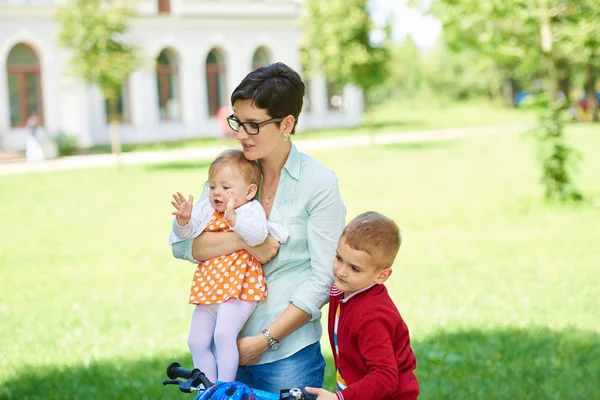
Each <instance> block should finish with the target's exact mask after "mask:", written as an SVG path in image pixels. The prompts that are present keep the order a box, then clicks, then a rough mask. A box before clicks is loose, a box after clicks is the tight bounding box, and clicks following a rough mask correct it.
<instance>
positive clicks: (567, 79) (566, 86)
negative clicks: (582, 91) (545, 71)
mask: <svg viewBox="0 0 600 400" xmlns="http://www.w3.org/2000/svg"><path fill="white" fill-rule="evenodd" d="M558 86H559V87H560V91H561V92H563V94H564V95H565V99H566V100H567V103H570V102H571V96H570V95H569V93H570V92H571V76H570V75H567V76H563V77H562V78H561V79H560V80H559V82H558Z"/></svg>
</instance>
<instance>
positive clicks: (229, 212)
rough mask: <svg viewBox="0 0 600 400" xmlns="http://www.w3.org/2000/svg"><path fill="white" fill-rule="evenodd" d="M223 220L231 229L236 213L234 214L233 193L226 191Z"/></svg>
mask: <svg viewBox="0 0 600 400" xmlns="http://www.w3.org/2000/svg"><path fill="white" fill-rule="evenodd" d="M224 217H225V219H226V220H227V222H229V225H230V226H231V227H232V228H233V227H234V226H235V220H236V213H235V198H234V197H233V191H232V190H231V189H229V190H227V208H226V209H225V215H224Z"/></svg>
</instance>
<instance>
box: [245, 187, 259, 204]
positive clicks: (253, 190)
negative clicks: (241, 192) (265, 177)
mask: <svg viewBox="0 0 600 400" xmlns="http://www.w3.org/2000/svg"><path fill="white" fill-rule="evenodd" d="M257 190H258V186H256V184H254V183H252V184H250V185H249V186H248V190H246V200H248V201H250V200H252V199H253V198H254V196H256V192H257Z"/></svg>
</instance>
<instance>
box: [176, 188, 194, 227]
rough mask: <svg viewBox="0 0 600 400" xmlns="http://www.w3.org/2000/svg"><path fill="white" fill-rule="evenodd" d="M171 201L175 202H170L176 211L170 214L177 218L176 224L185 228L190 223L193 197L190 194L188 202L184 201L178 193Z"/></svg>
mask: <svg viewBox="0 0 600 400" xmlns="http://www.w3.org/2000/svg"><path fill="white" fill-rule="evenodd" d="M173 199H175V201H171V204H173V207H175V208H176V211H173V212H172V213H171V214H173V215H175V216H176V217H177V223H178V224H179V225H181V226H185V225H187V224H188V222H190V218H192V209H193V208H194V196H192V195H191V194H190V196H189V198H188V200H187V201H186V199H185V197H183V195H182V194H181V193H179V192H177V194H174V195H173Z"/></svg>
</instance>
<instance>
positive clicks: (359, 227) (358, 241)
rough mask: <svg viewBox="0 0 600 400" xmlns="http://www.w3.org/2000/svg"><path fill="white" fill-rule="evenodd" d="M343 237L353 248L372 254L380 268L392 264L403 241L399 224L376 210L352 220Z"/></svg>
mask: <svg viewBox="0 0 600 400" xmlns="http://www.w3.org/2000/svg"><path fill="white" fill-rule="evenodd" d="M341 237H342V239H343V240H344V241H345V242H346V244H347V245H348V246H350V248H351V249H354V250H358V251H364V252H366V253H368V254H370V255H371V257H372V259H373V260H374V262H375V263H376V264H377V268H378V269H385V268H389V267H391V266H392V264H393V263H394V260H395V258H396V255H397V254H398V250H399V249H400V244H401V243H402V237H401V235H400V229H399V228H398V225H396V223H395V222H394V221H392V220H391V219H389V218H388V217H386V216H385V215H382V214H380V213H378V212H375V211H369V212H365V213H362V214H360V215H359V216H357V217H356V218H354V219H353V220H352V221H350V222H349V223H348V225H346V227H345V228H344V231H343V232H342V236H341Z"/></svg>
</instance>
